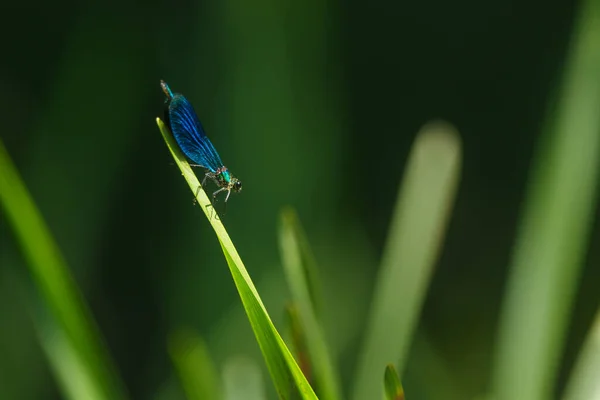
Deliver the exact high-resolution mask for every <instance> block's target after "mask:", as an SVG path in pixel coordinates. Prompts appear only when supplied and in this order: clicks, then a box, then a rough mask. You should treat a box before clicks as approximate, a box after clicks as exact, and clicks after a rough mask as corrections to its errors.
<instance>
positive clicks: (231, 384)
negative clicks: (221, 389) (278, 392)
mask: <svg viewBox="0 0 600 400" xmlns="http://www.w3.org/2000/svg"><path fill="white" fill-rule="evenodd" d="M223 382H224V383H225V400H266V399H267V395H266V392H265V387H264V385H263V380H262V374H261V372H260V368H259V366H258V365H257V364H256V363H255V362H254V360H252V359H250V358H246V357H239V356H238V357H234V358H231V359H229V360H227V362H226V363H225V366H224V367H223Z"/></svg>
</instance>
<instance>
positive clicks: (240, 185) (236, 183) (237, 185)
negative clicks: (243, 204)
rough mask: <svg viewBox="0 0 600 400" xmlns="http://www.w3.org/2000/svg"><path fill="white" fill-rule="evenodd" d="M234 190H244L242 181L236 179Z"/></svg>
mask: <svg viewBox="0 0 600 400" xmlns="http://www.w3.org/2000/svg"><path fill="white" fill-rule="evenodd" d="M233 190H235V191H236V192H240V191H241V190H242V182H240V181H235V182H234V183H233Z"/></svg>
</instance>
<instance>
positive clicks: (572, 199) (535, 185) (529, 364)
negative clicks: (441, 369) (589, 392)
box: [492, 0, 600, 400]
mask: <svg viewBox="0 0 600 400" xmlns="http://www.w3.org/2000/svg"><path fill="white" fill-rule="evenodd" d="M574 29H575V31H574V34H573V36H572V38H571V44H570V49H569V53H568V58H567V62H566V64H565V70H564V71H565V74H564V77H563V82H562V87H561V90H560V91H559V92H558V96H559V97H558V98H557V99H558V102H557V107H555V108H553V111H554V110H556V111H555V112H554V113H553V114H552V115H551V116H550V118H549V120H548V121H547V122H546V124H545V132H543V135H542V137H541V139H540V145H539V146H540V149H539V151H538V153H537V154H536V157H535V158H534V164H533V170H532V174H531V177H530V184H529V188H528V194H527V198H526V203H525V207H524V210H523V214H522V218H521V222H520V227H519V234H518V237H517V242H516V244H515V249H514V253H513V259H512V265H511V270H510V276H509V280H508V285H507V290H506V296H505V299H504V304H503V306H502V313H501V318H500V326H499V335H498V341H499V343H498V347H497V349H496V357H495V360H494V362H495V365H494V373H493V377H492V381H493V391H494V393H493V396H494V398H495V400H508V399H511V400H512V399H527V400H542V399H550V398H555V395H554V393H553V390H554V385H555V378H556V372H557V367H558V366H559V364H558V360H559V359H560V356H561V352H562V350H563V345H564V343H563V342H564V337H565V334H566V332H567V328H568V323H569V319H570V312H569V311H570V309H571V305H572V302H573V295H574V292H575V289H576V287H577V281H578V278H579V274H580V270H581V266H582V261H583V258H584V256H585V251H586V247H587V244H588V241H589V234H590V229H591V225H592V222H593V216H594V210H595V206H596V196H597V193H596V192H597V184H598V170H599V168H600V113H599V112H598V111H599V110H600V2H598V1H596V0H586V1H583V2H582V3H581V9H580V10H579V16H578V20H577V21H576V24H575V28H574Z"/></svg>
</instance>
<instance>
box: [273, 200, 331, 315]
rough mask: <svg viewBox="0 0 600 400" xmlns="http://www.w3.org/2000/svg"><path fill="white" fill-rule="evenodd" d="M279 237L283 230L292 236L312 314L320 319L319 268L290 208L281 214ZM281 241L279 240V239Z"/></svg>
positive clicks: (298, 221)
mask: <svg viewBox="0 0 600 400" xmlns="http://www.w3.org/2000/svg"><path fill="white" fill-rule="evenodd" d="M280 224H281V225H280V229H279V236H280V238H281V237H282V235H283V232H284V230H285V231H287V232H288V233H289V234H291V235H293V240H294V243H295V245H296V246H297V248H298V251H299V252H300V257H301V261H302V273H303V276H304V279H303V281H304V284H303V286H305V287H306V291H307V292H308V299H309V300H310V303H311V306H312V308H313V310H314V311H313V312H314V313H315V316H316V318H317V319H318V318H320V312H321V301H322V300H321V280H320V279H319V268H318V266H317V261H316V259H315V256H314V254H313V252H312V248H311V247H310V243H309V242H308V238H307V237H306V233H305V232H304V229H303V228H302V224H300V220H299V219H298V215H297V214H296V211H295V210H294V209H293V208H292V207H286V208H284V209H283V210H282V212H281V220H280ZM280 241H281V239H280ZM280 246H281V244H280Z"/></svg>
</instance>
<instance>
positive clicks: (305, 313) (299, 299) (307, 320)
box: [279, 209, 340, 400]
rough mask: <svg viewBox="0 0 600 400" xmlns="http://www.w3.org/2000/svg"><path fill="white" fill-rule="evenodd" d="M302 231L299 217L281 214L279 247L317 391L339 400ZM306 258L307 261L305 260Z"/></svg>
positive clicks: (286, 212)
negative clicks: (315, 301)
mask: <svg viewBox="0 0 600 400" xmlns="http://www.w3.org/2000/svg"><path fill="white" fill-rule="evenodd" d="M301 231H302V228H301V227H300V223H299V222H298V217H297V216H296V213H295V212H294V211H293V210H292V209H286V210H284V211H283V212H282V214H281V223H280V227H279V247H280V249H281V256H282V259H283V266H284V270H285V273H286V278H287V282H288V285H289V287H290V290H291V292H292V298H293V299H294V305H295V307H297V311H298V316H299V320H300V324H301V325H302V328H303V331H304V334H305V338H306V347H307V350H308V355H309V360H310V367H311V368H310V369H311V371H313V376H314V382H315V387H316V388H317V390H318V393H319V397H320V398H321V399H323V400H337V399H339V398H340V389H339V384H338V377H337V374H336V372H335V369H334V367H333V362H332V360H331V356H330V354H329V349H328V347H327V343H326V342H325V337H324V334H323V330H322V328H321V324H320V321H319V320H318V317H317V315H316V313H315V306H314V303H313V297H312V296H313V295H317V293H315V292H314V290H315V286H316V281H317V279H316V271H315V269H316V268H314V267H315V266H314V259H312V258H310V257H312V254H311V253H309V249H308V247H307V245H305V251H304V253H305V254H302V250H301V249H302V246H301V244H300V242H301V239H300V232H301ZM303 255H304V257H302V256H303ZM303 260H310V261H309V263H310V262H313V264H312V265H311V264H308V265H307V263H306V262H303ZM309 265H310V266H309ZM310 268H312V270H311V269H310ZM309 277H311V278H310V279H311V280H312V282H311V281H309ZM311 288H312V293H311Z"/></svg>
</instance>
